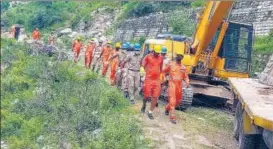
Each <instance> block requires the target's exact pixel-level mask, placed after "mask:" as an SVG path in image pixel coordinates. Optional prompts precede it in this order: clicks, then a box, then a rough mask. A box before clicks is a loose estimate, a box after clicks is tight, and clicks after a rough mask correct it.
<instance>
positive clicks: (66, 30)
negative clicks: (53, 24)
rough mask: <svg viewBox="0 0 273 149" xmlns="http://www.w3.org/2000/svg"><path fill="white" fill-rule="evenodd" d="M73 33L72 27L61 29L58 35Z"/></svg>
mask: <svg viewBox="0 0 273 149" xmlns="http://www.w3.org/2000/svg"><path fill="white" fill-rule="evenodd" d="M71 33H72V29H71V28H65V29H63V30H61V31H59V32H58V33H57V36H58V37H60V36H63V35H69V34H71Z"/></svg>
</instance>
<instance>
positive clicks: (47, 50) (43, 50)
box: [26, 40, 72, 61]
mask: <svg viewBox="0 0 273 149" xmlns="http://www.w3.org/2000/svg"><path fill="white" fill-rule="evenodd" d="M26 43H27V44H28V45H29V46H30V48H29V49H30V54H31V55H36V56H37V55H40V54H45V55H48V56H49V57H51V56H53V55H56V57H57V60H59V61H64V60H67V59H69V58H71V57H72V56H69V53H68V52H66V51H67V50H59V49H58V48H57V47H56V46H54V45H46V44H44V43H43V42H42V41H35V40H27V41H26Z"/></svg>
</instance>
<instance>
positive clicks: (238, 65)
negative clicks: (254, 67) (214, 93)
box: [218, 22, 253, 74]
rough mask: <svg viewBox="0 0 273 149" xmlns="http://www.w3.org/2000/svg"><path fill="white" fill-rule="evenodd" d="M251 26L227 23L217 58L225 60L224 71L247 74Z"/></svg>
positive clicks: (251, 34)
mask: <svg viewBox="0 0 273 149" xmlns="http://www.w3.org/2000/svg"><path fill="white" fill-rule="evenodd" d="M252 41H253V26H252V25H246V24H240V23H235V22H229V25H228V29H227V31H226V35H225V37H224V39H223V43H222V46H221V49H220V51H219V53H218V56H219V57H221V58H225V64H224V69H225V70H226V71H233V72H240V73H248V74H249V72H250V66H251V51H252Z"/></svg>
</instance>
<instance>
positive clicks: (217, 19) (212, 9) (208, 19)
mask: <svg viewBox="0 0 273 149" xmlns="http://www.w3.org/2000/svg"><path fill="white" fill-rule="evenodd" d="M232 4H233V1H209V2H207V4H206V8H205V10H204V12H203V15H202V16H201V18H200V21H199V24H198V27H197V30H196V33H195V36H194V42H193V43H194V44H193V45H192V48H194V49H196V50H195V51H196V52H195V57H194V60H193V63H192V66H196V65H197V64H198V60H199V57H200V54H201V52H202V51H204V50H205V49H207V47H208V45H209V43H210V42H211V40H212V38H213V37H214V35H215V33H216V31H217V30H218V28H219V26H220V25H221V24H222V22H223V20H224V19H226V17H227V16H228V14H229V12H230V9H231V7H232Z"/></svg>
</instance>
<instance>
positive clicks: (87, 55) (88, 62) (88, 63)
mask: <svg viewBox="0 0 273 149" xmlns="http://www.w3.org/2000/svg"><path fill="white" fill-rule="evenodd" d="M95 46H96V44H95V39H94V38H92V39H91V40H90V42H89V44H88V45H87V47H86V50H85V59H84V64H85V67H86V68H87V69H90V67H91V63H92V58H93V52H94V49H95Z"/></svg>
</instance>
